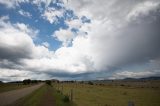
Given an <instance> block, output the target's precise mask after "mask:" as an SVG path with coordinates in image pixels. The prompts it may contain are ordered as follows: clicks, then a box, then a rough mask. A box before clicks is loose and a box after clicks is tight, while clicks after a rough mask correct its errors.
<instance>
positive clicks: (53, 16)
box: [42, 7, 64, 24]
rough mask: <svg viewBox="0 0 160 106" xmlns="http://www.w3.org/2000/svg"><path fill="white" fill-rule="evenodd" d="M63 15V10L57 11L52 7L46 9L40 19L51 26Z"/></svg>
mask: <svg viewBox="0 0 160 106" xmlns="http://www.w3.org/2000/svg"><path fill="white" fill-rule="evenodd" d="M63 14H64V10H63V9H60V10H57V9H55V8H53V7H48V8H47V9H46V10H45V11H44V14H43V15H42V17H43V18H44V19H46V20H47V21H49V22H50V23H51V24H52V23H57V22H58V18H61V17H63Z"/></svg>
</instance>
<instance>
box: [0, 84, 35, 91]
mask: <svg viewBox="0 0 160 106" xmlns="http://www.w3.org/2000/svg"><path fill="white" fill-rule="evenodd" d="M29 86H32V85H24V84H14V83H3V84H0V93H2V92H6V91H10V90H15V89H21V88H25V87H29Z"/></svg>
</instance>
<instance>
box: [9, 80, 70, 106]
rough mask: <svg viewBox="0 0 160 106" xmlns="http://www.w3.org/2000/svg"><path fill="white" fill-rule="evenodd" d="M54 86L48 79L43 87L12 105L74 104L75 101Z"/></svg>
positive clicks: (54, 105) (44, 105)
mask: <svg viewBox="0 0 160 106" xmlns="http://www.w3.org/2000/svg"><path fill="white" fill-rule="evenodd" d="M53 86H54V85H52V84H51V83H50V81H48V80H47V81H46V84H44V85H43V86H42V87H41V88H39V89H37V90H36V91H34V92H33V93H31V94H30V95H28V96H26V97H23V98H21V99H19V100H17V101H16V102H15V103H13V104H11V105H10V106H51V105H53V106H72V105H73V103H72V102H71V101H70V100H69V97H68V96H66V95H63V94H62V93H61V92H60V91H57V90H56V89H55V88H54V87H53Z"/></svg>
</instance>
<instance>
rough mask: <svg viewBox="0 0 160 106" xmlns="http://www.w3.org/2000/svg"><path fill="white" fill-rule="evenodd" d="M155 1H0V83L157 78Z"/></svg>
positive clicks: (159, 51)
mask: <svg viewBox="0 0 160 106" xmlns="http://www.w3.org/2000/svg"><path fill="white" fill-rule="evenodd" d="M159 28H160V1H159V0H0V80H1V81H4V82H7V81H18V80H23V79H38V80H39V79H40V80H45V79H59V80H101V79H123V78H141V77H150V76H160V30H159Z"/></svg>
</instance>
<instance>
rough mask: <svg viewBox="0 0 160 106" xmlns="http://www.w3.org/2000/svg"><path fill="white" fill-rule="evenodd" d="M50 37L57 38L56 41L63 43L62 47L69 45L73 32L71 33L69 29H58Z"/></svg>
mask: <svg viewBox="0 0 160 106" xmlns="http://www.w3.org/2000/svg"><path fill="white" fill-rule="evenodd" d="M52 36H53V37H55V38H57V40H59V41H61V42H63V46H67V45H68V44H70V43H71V41H72V39H73V37H74V32H72V31H71V30H70V29H67V30H66V29H60V30H58V31H55V33H54V34H53V35H52Z"/></svg>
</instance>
